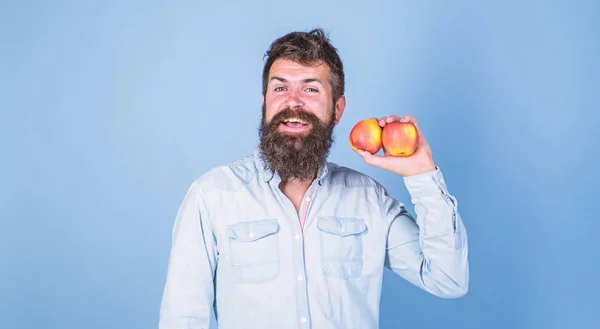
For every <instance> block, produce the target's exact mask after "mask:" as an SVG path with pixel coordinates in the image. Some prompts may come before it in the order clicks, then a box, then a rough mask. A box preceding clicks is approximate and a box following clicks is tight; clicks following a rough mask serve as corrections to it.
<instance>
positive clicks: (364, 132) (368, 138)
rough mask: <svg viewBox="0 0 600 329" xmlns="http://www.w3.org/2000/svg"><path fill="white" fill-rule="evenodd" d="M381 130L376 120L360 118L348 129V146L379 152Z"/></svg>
mask: <svg viewBox="0 0 600 329" xmlns="http://www.w3.org/2000/svg"><path fill="white" fill-rule="evenodd" d="M381 131H382V129H381V126H380V125H379V122H378V121H377V120H375V119H365V120H361V121H359V122H358V123H357V124H356V125H354V127H353V128H352V130H351V131H350V138H349V140H350V146H351V147H352V149H353V150H355V151H356V150H357V149H361V150H365V151H367V152H369V153H371V154H375V153H377V152H379V150H380V149H381V147H382V145H383V144H382V142H381Z"/></svg>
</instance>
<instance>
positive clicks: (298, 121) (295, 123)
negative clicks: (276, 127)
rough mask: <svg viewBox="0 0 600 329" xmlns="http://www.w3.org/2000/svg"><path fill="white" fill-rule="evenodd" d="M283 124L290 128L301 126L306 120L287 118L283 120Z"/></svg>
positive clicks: (304, 124)
mask: <svg viewBox="0 0 600 329" xmlns="http://www.w3.org/2000/svg"><path fill="white" fill-rule="evenodd" d="M283 124H284V125H286V126H287V127H290V128H301V127H304V126H306V125H308V121H304V120H302V119H299V118H289V119H285V120H283Z"/></svg>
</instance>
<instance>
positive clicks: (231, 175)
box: [194, 156, 258, 193]
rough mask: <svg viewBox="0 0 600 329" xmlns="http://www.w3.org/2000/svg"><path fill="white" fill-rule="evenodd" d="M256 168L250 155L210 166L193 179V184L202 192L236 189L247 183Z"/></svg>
mask: <svg viewBox="0 0 600 329" xmlns="http://www.w3.org/2000/svg"><path fill="white" fill-rule="evenodd" d="M257 175H258V170H257V167H256V164H255V161H254V158H253V157H252V156H245V157H242V158H240V159H238V160H235V161H231V162H228V163H223V164H221V165H218V166H215V167H212V168H211V169H209V170H208V171H206V172H204V173H203V174H201V175H200V176H199V177H198V178H196V179H195V180H194V184H195V185H196V186H197V187H198V188H199V189H200V190H201V191H202V192H203V193H210V192H213V191H236V190H239V189H241V188H242V187H244V186H246V185H248V184H249V183H250V182H251V181H252V180H253V179H254V178H255V177H256V176H257Z"/></svg>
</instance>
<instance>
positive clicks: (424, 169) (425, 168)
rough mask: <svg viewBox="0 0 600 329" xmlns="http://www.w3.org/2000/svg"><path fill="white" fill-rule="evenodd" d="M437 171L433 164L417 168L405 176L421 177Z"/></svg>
mask: <svg viewBox="0 0 600 329" xmlns="http://www.w3.org/2000/svg"><path fill="white" fill-rule="evenodd" d="M436 170H437V166H436V165H435V164H433V163H432V164H429V165H426V166H423V167H419V168H416V169H415V170H414V171H413V172H411V173H409V174H408V175H406V176H417V175H422V174H426V173H429V172H433V171H436Z"/></svg>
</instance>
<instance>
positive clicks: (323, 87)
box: [260, 59, 345, 180]
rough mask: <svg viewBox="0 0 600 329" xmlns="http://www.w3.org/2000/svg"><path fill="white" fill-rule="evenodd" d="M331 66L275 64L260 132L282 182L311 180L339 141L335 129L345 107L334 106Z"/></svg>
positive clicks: (342, 104) (342, 101)
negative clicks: (334, 134)
mask: <svg viewBox="0 0 600 329" xmlns="http://www.w3.org/2000/svg"><path fill="white" fill-rule="evenodd" d="M328 77H329V67H328V66H327V65H325V64H320V65H317V66H304V65H301V64H298V63H296V62H293V61H290V60H285V59H278V60H276V61H275V62H274V63H273V65H272V66H271V70H270V71H269V81H268V84H267V90H266V95H265V96H264V97H263V118H262V124H261V128H260V136H261V141H260V143H261V145H260V146H261V151H262V154H263V156H264V158H265V160H266V161H267V163H268V164H269V165H270V167H271V168H272V169H273V170H275V171H277V172H279V174H280V176H281V177H282V179H286V178H296V179H303V180H308V179H312V178H313V177H314V175H315V174H316V171H317V169H318V167H319V166H321V165H323V164H324V162H325V160H326V157H327V155H328V153H329V149H330V148H331V144H332V143H333V136H332V134H333V128H334V126H335V125H336V124H337V123H338V122H339V120H340V119H341V116H342V113H343V111H344V107H345V98H344V97H343V96H342V97H341V98H340V100H338V102H336V104H335V105H334V104H333V99H332V88H331V85H330V83H329V79H328Z"/></svg>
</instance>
